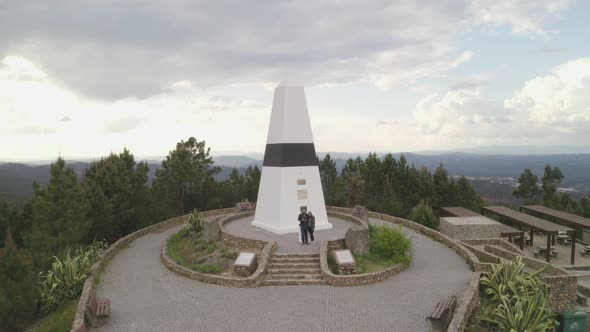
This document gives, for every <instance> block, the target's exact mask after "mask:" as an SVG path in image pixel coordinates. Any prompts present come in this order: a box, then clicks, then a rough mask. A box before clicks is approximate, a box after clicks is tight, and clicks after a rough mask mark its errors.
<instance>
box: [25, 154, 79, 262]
mask: <svg viewBox="0 0 590 332" xmlns="http://www.w3.org/2000/svg"><path fill="white" fill-rule="evenodd" d="M33 189H34V196H33V199H32V201H31V209H32V210H31V214H32V215H31V217H32V234H31V238H30V243H29V245H28V246H27V247H28V248H31V250H32V254H33V257H34V258H35V266H36V267H46V266H48V265H49V257H51V256H54V255H56V254H58V253H59V252H60V251H62V250H65V249H66V248H68V247H74V246H77V245H79V244H81V243H82V240H83V239H84V237H85V236H86V235H87V234H88V230H89V228H90V222H89V220H88V219H87V214H88V210H89V204H88V202H87V201H86V198H85V196H84V195H83V191H82V188H81V186H80V184H79V183H78V179H77V175H76V173H75V172H74V170H73V169H72V168H67V169H66V168H65V161H64V160H63V159H61V158H58V159H57V161H56V162H55V163H54V164H52V165H51V177H50V178H49V184H48V185H47V186H46V187H41V186H39V185H38V184H36V183H35V184H34V185H33Z"/></svg>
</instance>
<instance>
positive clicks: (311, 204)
mask: <svg viewBox="0 0 590 332" xmlns="http://www.w3.org/2000/svg"><path fill="white" fill-rule="evenodd" d="M304 207H305V208H307V210H308V211H311V212H312V213H313V214H314V216H315V218H316V219H315V229H316V230H320V229H329V228H332V224H330V223H328V215H327V213H326V203H325V201H324V193H323V191H322V183H321V180H320V171H319V168H318V160H317V157H316V152H315V146H314V144H313V136H312V133H311V125H310V122H309V114H308V112H307V104H306V101H305V91H304V89H303V87H300V86H283V85H279V86H278V87H277V88H276V89H275V93H274V99H273V102H272V113H271V116H270V125H269V128H268V137H267V139H266V150H265V152H264V162H263V164H262V175H261V178H260V188H259V190H258V200H257V201H256V214H255V216H254V221H253V222H252V225H254V226H258V227H260V228H263V229H266V230H269V231H271V232H274V233H277V234H284V233H293V232H298V231H299V221H298V220H297V216H298V215H299V213H300V211H301V210H302V209H303V208H304Z"/></svg>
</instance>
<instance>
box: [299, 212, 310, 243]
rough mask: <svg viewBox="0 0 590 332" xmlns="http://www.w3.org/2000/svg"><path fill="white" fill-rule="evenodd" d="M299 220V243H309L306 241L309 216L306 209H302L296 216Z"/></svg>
mask: <svg viewBox="0 0 590 332" xmlns="http://www.w3.org/2000/svg"><path fill="white" fill-rule="evenodd" d="M297 220H299V229H300V230H301V245H304V244H309V243H308V241H307V232H308V229H309V218H308V216H307V209H303V211H301V213H300V214H299V217H297Z"/></svg>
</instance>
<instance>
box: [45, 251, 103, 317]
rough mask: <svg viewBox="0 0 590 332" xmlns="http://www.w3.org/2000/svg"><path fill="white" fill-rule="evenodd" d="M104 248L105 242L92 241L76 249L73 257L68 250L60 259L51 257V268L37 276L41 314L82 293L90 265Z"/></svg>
mask: <svg viewBox="0 0 590 332" xmlns="http://www.w3.org/2000/svg"><path fill="white" fill-rule="evenodd" d="M106 248H108V245H107V244H106V242H94V243H93V244H91V245H90V246H88V247H86V248H85V249H82V248H80V249H78V250H76V251H75V252H74V256H73V257H72V256H71V255H70V252H69V251H68V252H66V255H65V257H63V258H62V259H60V258H59V257H56V256H53V257H52V260H53V263H52V264H51V269H50V270H49V271H47V272H41V273H39V277H38V278H39V283H40V294H39V307H40V311H41V313H42V314H44V315H46V314H48V313H50V312H52V311H53V310H55V308H56V307H57V306H59V305H60V304H62V303H64V302H66V301H67V300H69V299H74V298H76V297H78V296H79V295H80V294H81V293H82V288H83V287H84V282H85V281H86V278H88V273H89V272H90V269H91V268H92V265H94V263H95V262H96V260H97V259H98V258H99V256H100V255H102V253H103V252H104V250H105V249H106Z"/></svg>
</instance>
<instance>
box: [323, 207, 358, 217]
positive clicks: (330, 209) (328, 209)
mask: <svg viewBox="0 0 590 332" xmlns="http://www.w3.org/2000/svg"><path fill="white" fill-rule="evenodd" d="M326 212H328V213H330V212H339V213H344V214H349V215H351V214H352V208H344V207H339V206H326Z"/></svg>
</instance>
